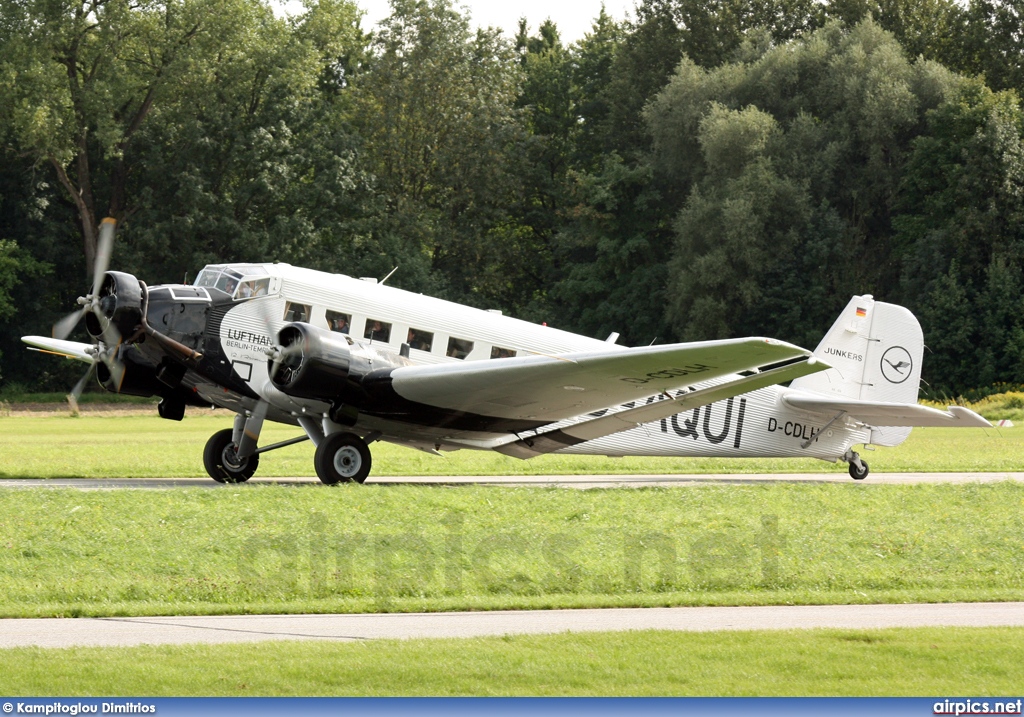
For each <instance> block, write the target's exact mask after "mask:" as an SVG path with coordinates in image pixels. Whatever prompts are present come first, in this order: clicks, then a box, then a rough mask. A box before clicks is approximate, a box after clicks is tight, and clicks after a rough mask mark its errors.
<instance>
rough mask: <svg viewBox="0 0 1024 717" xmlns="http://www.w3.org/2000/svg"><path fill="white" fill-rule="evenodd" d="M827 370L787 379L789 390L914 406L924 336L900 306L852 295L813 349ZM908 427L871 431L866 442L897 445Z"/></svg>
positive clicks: (911, 316) (907, 432)
mask: <svg viewBox="0 0 1024 717" xmlns="http://www.w3.org/2000/svg"><path fill="white" fill-rule="evenodd" d="M814 355H815V356H820V357H821V358H823V359H824V360H826V361H828V362H829V363H830V364H831V365H832V366H833V368H831V369H829V370H827V371H822V372H821V373H816V374H812V375H810V376H804V377H802V378H798V379H797V380H795V381H793V383H792V384H791V385H792V387H793V388H796V389H801V390H804V391H813V392H815V393H821V394H825V395H828V396H834V397H836V398H853V399H859V400H862V401H885V402H888V403H917V391H918V388H919V386H920V383H921V359H922V357H923V355H924V334H923V333H922V331H921V325H920V324H919V323H918V322H917V319H916V318H915V317H914V315H913V314H912V313H911V312H910V311H909V310H907V309H905V308H903V307H902V306H896V305H895V304H886V303H883V302H881V301H875V300H874V299H872V297H871V296H869V295H865V296H855V297H853V299H852V300H851V301H850V303H849V304H847V305H846V308H845V309H843V312H842V313H841V314H840V315H839V318H838V319H837V320H836V322H835V323H834V324H833V325H832V328H831V329H829V331H828V333H827V334H825V338H824V339H822V341H821V343H820V344H818V348H816V349H815V350H814ZM909 433H910V429H909V428H876V429H874V430H873V431H872V434H871V443H875V444H877V445H881V446H891V445H899V444H900V443H902V442H903V440H904V439H905V438H906V437H907V435H909Z"/></svg>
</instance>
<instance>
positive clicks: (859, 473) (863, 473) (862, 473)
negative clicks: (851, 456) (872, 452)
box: [850, 461, 871, 480]
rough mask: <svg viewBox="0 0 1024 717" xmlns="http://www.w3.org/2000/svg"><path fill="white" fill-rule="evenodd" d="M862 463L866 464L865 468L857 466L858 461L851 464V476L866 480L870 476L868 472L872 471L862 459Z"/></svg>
mask: <svg viewBox="0 0 1024 717" xmlns="http://www.w3.org/2000/svg"><path fill="white" fill-rule="evenodd" d="M860 464H861V465H862V466H864V468H863V469H860V468H857V464H856V463H851V464H850V477H851V478H853V479H854V480H864V479H865V478H867V477H868V473H870V472H871V471H870V469H868V464H867V462H865V461H861V462H860Z"/></svg>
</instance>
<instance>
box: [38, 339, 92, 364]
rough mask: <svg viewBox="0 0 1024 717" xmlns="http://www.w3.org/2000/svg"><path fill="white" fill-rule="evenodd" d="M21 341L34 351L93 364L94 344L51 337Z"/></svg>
mask: <svg viewBox="0 0 1024 717" xmlns="http://www.w3.org/2000/svg"><path fill="white" fill-rule="evenodd" d="M21 340H22V341H24V342H25V343H26V344H28V345H29V346H30V347H31V348H32V350H33V351H42V352H44V353H50V354H57V355H58V356H64V357H65V358H71V359H77V360H79V361H85V362H86V363H92V362H93V354H92V352H93V351H94V350H95V348H94V347H93V345H92V344H82V343H78V342H77V341H64V340H62V339H53V338H50V337H49V336H22V337H21Z"/></svg>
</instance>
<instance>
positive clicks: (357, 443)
mask: <svg viewBox="0 0 1024 717" xmlns="http://www.w3.org/2000/svg"><path fill="white" fill-rule="evenodd" d="M372 462H373V460H372V457H371V456H370V448H369V447H368V446H367V445H366V441H364V440H363V439H362V438H360V437H359V436H357V435H356V434H354V433H345V432H342V433H332V434H331V435H329V436H327V437H326V438H324V440H322V441H321V442H320V445H318V446H317V447H316V456H315V457H314V458H313V465H314V467H315V468H316V475H317V477H318V478H320V481H321V482H322V483H325V484H327V485H334V484H336V483H348V482H351V481H355V482H356V483H362V482H363V481H365V480H366V477H367V476H368V475H370V466H371V464H372Z"/></svg>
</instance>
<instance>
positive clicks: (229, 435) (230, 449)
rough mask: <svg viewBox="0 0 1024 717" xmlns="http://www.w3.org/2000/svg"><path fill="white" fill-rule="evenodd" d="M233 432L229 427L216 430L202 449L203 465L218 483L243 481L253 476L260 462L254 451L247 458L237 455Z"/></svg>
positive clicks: (236, 444)
mask: <svg viewBox="0 0 1024 717" xmlns="http://www.w3.org/2000/svg"><path fill="white" fill-rule="evenodd" d="M233 434H234V431H233V430H232V429H230V428H225V429H224V430H223V431H217V432H216V433H214V434H213V435H212V436H210V440H208V441H207V442H206V448H205V449H204V450H203V466H204V467H205V468H206V472H207V473H208V474H209V475H210V477H211V478H213V479H214V480H215V481H217V482H218V483H244V482H245V481H247V480H249V479H250V478H252V477H253V475H254V474H255V473H256V468H257V467H258V466H259V464H260V457H259V455H257V454H255V453H254V454H253V455H251V456H248V457H247V458H239V457H238V443H236V442H235V439H234V437H233Z"/></svg>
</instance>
